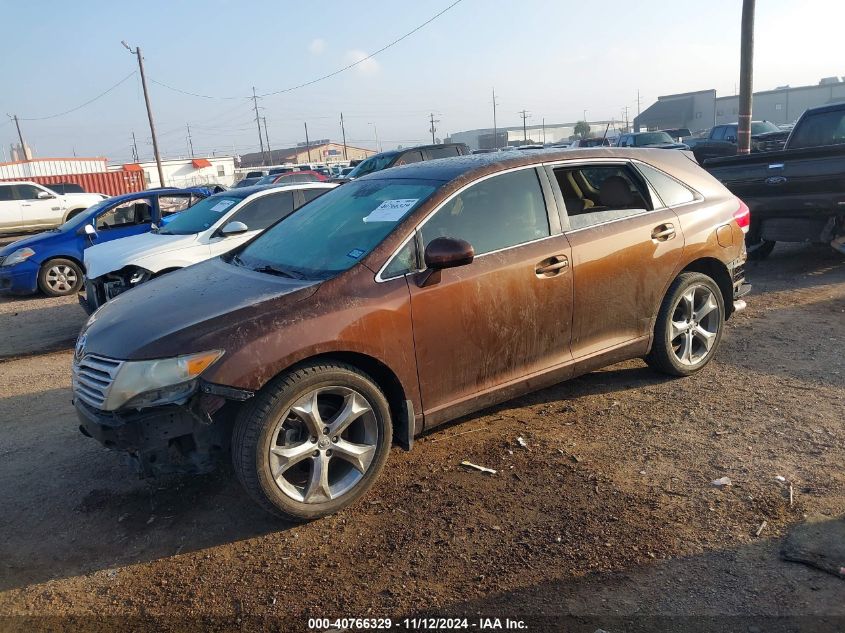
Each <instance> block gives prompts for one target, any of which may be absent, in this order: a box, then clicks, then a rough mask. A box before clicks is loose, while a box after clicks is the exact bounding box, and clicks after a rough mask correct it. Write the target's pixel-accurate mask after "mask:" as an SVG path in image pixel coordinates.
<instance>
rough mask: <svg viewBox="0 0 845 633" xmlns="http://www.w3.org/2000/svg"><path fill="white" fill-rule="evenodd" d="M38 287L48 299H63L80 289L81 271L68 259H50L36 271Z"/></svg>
mask: <svg viewBox="0 0 845 633" xmlns="http://www.w3.org/2000/svg"><path fill="white" fill-rule="evenodd" d="M38 287H39V288H40V289H41V292H43V293H44V294H45V295H47V296H48V297H64V296H67V295H69V294H73V293H74V292H77V291H78V290H79V289H80V288H81V287H82V269H81V268H80V267H79V264H77V263H76V262H74V261H71V260H69V259H61V258H58V259H51V260H49V261H47V262H44V264H43V265H42V266H41V270H39V271H38Z"/></svg>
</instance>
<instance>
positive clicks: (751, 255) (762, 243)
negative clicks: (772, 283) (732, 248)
mask: <svg viewBox="0 0 845 633" xmlns="http://www.w3.org/2000/svg"><path fill="white" fill-rule="evenodd" d="M776 243H777V242H775V241H773V240H764V239H763V238H761V237H760V236H759V235H755V236H753V237H752V235H751V233H749V234H748V235H746V236H745V250H746V251H747V252H748V259H753V260H757V261H759V260H761V259H766V258H767V257H768V256H769V255H771V254H772V251H773V250H774V249H775V244H776Z"/></svg>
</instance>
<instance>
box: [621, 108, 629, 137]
mask: <svg viewBox="0 0 845 633" xmlns="http://www.w3.org/2000/svg"><path fill="white" fill-rule="evenodd" d="M622 111H623V112H624V113H625V131H626V132H627V131H628V106H625V108H624V109H623V110H622Z"/></svg>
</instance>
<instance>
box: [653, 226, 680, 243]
mask: <svg viewBox="0 0 845 633" xmlns="http://www.w3.org/2000/svg"><path fill="white" fill-rule="evenodd" d="M673 237H675V227H674V226H673V225H672V224H669V223H666V224H661V225H660V226H656V227H654V230H652V232H651V239H653V240H657V241H658V242H665V241H666V240H671V239H672V238H673Z"/></svg>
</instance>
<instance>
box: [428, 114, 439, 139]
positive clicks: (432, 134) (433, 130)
mask: <svg viewBox="0 0 845 633" xmlns="http://www.w3.org/2000/svg"><path fill="white" fill-rule="evenodd" d="M429 120H430V121H431V127H430V128H429V129H428V131H429V132H431V144H432V145H434V143H435V141H434V132H436V131H437V128H436V127H435V125H434V124H435V123H440V119H437V120H436V121H435V120H434V112H432V113H431V116H430V119H429Z"/></svg>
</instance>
